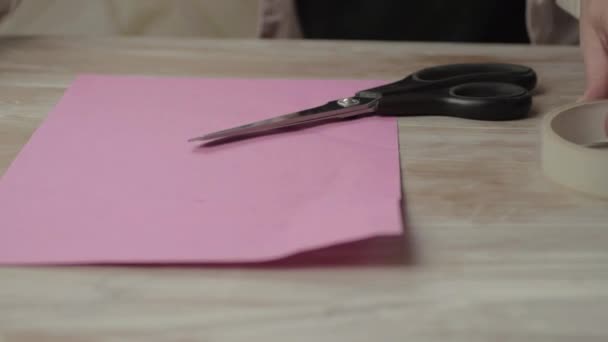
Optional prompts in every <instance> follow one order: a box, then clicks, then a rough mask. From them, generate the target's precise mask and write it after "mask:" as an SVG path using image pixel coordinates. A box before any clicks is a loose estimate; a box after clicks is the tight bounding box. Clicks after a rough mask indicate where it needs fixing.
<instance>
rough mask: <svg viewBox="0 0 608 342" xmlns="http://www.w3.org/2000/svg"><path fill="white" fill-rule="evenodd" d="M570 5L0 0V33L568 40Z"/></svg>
mask: <svg viewBox="0 0 608 342" xmlns="http://www.w3.org/2000/svg"><path fill="white" fill-rule="evenodd" d="M557 4H559V5H560V6H561V7H560V6H557ZM577 6H578V1H577V0H457V1H451V0H409V1H408V0H0V14H2V18H1V20H0V34H1V35H48V34H51V35H106V36H107V35H123V36H124V35H139V36H179V37H193V36H194V37H205V38H255V37H264V38H308V39H368V40H409V41H451V42H483V43H485V42H488V43H529V42H531V41H533V42H540V43H565V44H573V43H576V42H577V38H578V34H577V19H576V18H575V16H573V15H572V14H571V13H572V12H576V11H577ZM568 9H570V13H568V11H567V10H568ZM531 24H532V26H530V25H531Z"/></svg>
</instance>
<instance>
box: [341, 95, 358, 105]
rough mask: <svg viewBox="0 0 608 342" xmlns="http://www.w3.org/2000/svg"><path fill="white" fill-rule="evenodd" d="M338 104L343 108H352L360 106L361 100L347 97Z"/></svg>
mask: <svg viewBox="0 0 608 342" xmlns="http://www.w3.org/2000/svg"><path fill="white" fill-rule="evenodd" d="M338 104H339V105H340V106H342V107H350V106H354V105H357V104H359V100H357V99H355V98H352V97H347V98H344V99H342V100H338Z"/></svg>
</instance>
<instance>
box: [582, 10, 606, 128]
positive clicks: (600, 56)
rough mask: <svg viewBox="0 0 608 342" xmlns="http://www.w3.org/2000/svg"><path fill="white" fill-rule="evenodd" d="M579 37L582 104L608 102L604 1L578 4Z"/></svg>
mask: <svg viewBox="0 0 608 342" xmlns="http://www.w3.org/2000/svg"><path fill="white" fill-rule="evenodd" d="M580 37H581V48H582V52H583V59H584V62H585V76H586V85H585V92H584V94H583V97H582V100H599V99H608V1H605V0H581V14H580ZM607 125H608V123H607ZM607 130H608V128H607Z"/></svg>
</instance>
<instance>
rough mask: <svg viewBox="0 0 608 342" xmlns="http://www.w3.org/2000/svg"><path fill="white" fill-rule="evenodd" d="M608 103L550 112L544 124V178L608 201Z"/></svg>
mask: <svg viewBox="0 0 608 342" xmlns="http://www.w3.org/2000/svg"><path fill="white" fill-rule="evenodd" d="M607 125H608V101H596V102H587V103H575V104H571V105H568V106H565V107H561V108H558V109H556V110H554V111H552V112H550V113H548V114H547V115H546V116H545V118H544V119H543V122H542V151H541V152H542V167H543V171H544V173H545V175H546V176H547V177H548V178H550V179H552V180H553V181H555V182H557V183H560V184H562V185H564V186H566V187H568V188H571V189H574V190H577V191H580V192H582V193H586V194H589V195H594V196H597V197H601V198H605V199H608V148H607V147H606V146H604V147H589V145H590V144H593V143H597V142H600V141H607V140H608V132H607V129H608V127H607Z"/></svg>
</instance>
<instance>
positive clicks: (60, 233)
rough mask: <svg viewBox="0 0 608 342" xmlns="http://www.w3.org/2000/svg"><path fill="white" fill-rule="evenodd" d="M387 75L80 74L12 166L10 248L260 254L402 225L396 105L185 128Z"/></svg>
mask: <svg viewBox="0 0 608 342" xmlns="http://www.w3.org/2000/svg"><path fill="white" fill-rule="evenodd" d="M380 83H381V82H379V81H353V80H258V79H255V80H254V79H251V80H245V79H191V78H151V77H150V78H148V77H120V76H96V75H84V76H81V77H79V78H78V79H77V80H76V81H75V83H74V84H73V85H72V86H71V87H70V88H69V89H68V91H67V92H66V94H65V96H64V97H63V99H62V100H61V101H60V103H59V104H58V105H57V106H56V107H55V109H54V110H53V111H52V112H51V113H50V114H49V116H48V118H47V119H46V120H45V122H44V123H43V124H42V125H41V127H40V128H39V129H38V130H37V131H36V132H35V133H34V135H33V136H32V138H31V140H30V141H29V142H28V143H27V144H26V146H25V147H24V148H23V150H22V151H21V153H20V154H19V156H18V157H17V158H16V160H14V162H13V164H12V165H11V167H10V168H9V169H8V171H7V172H6V173H5V174H4V176H3V177H2V179H1V181H0V263H4V264H8V263H10V264H20V263H26V264H27V263H122V262H128V263H170V262H179V263H183V262H196V263H215V262H260V261H269V260H273V259H277V258H282V257H286V256H289V255H292V254H295V253H300V252H304V251H309V250H312V249H316V248H321V247H327V246H332V245H335V244H340V243H347V242H353V241H356V240H361V239H365V238H371V237H377V236H393V235H400V234H401V217H400V205H399V200H400V175H399V157H398V148H397V145H398V143H397V125H396V120H395V119H393V118H380V117H369V118H364V119H358V120H351V121H346V122H340V123H333V124H329V125H322V126H317V127H314V128H308V129H305V130H299V131H293V132H288V133H283V134H278V135H270V136H265V137H261V138H255V139H250V140H244V141H239V142H235V143H232V144H227V145H223V146H216V147H213V148H200V147H199V145H198V144H193V143H188V142H187V139H188V138H191V137H194V136H198V135H200V134H203V133H208V132H212V131H215V130H219V129H224V128H228V127H232V126H234V125H240V124H244V123H248V122H250V121H253V120H259V119H263V118H268V117H273V116H276V115H280V114H284V113H287V112H291V111H297V110H300V109H303V108H307V107H311V106H317V105H320V104H323V103H325V102H326V101H329V100H332V99H335V98H340V97H345V96H350V95H351V94H352V93H353V92H355V91H357V90H360V89H364V88H368V87H372V86H376V85H379V84H380Z"/></svg>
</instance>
